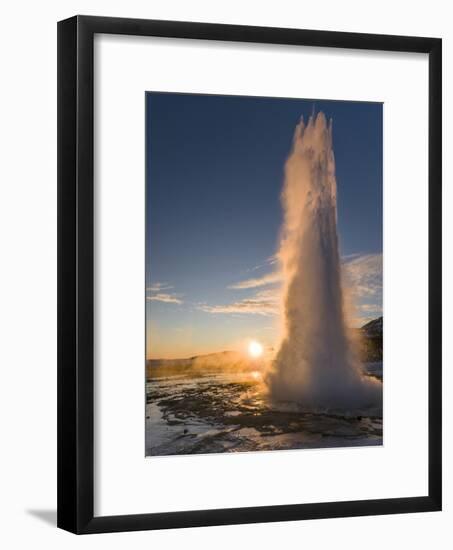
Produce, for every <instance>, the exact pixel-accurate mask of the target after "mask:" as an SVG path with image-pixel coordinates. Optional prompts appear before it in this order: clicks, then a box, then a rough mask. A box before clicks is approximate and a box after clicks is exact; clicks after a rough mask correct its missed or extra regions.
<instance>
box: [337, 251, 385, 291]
mask: <svg viewBox="0 0 453 550" xmlns="http://www.w3.org/2000/svg"><path fill="white" fill-rule="evenodd" d="M343 275H344V277H345V281H346V283H347V285H348V287H349V288H350V291H351V293H352V295H353V297H354V298H355V299H358V298H370V297H379V296H382V254H364V255H361V256H353V257H352V259H350V260H347V259H346V261H344V263H343Z"/></svg>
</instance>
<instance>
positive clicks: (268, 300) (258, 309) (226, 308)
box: [198, 290, 279, 316]
mask: <svg viewBox="0 0 453 550" xmlns="http://www.w3.org/2000/svg"><path fill="white" fill-rule="evenodd" d="M278 301H279V295H278V293H276V292H272V291H270V290H263V291H260V292H257V293H256V294H255V295H254V296H252V297H251V298H244V299H243V300H238V301H235V302H232V303H230V304H221V305H213V306H210V305H207V304H201V305H199V306H198V309H200V310H201V311H205V312H206V313H244V314H252V315H264V316H268V315H275V314H276V313H278Z"/></svg>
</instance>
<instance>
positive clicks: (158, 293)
mask: <svg viewBox="0 0 453 550" xmlns="http://www.w3.org/2000/svg"><path fill="white" fill-rule="evenodd" d="M172 288H173V287H172V286H171V285H169V284H167V283H157V282H156V283H152V284H151V285H150V286H148V287H147V288H146V292H151V295H150V296H147V297H146V299H147V300H149V301H150V302H164V303H166V304H182V303H184V302H183V301H182V300H181V294H174V293H173V292H168V291H169V290H171V289H172ZM163 291H165V292H163Z"/></svg>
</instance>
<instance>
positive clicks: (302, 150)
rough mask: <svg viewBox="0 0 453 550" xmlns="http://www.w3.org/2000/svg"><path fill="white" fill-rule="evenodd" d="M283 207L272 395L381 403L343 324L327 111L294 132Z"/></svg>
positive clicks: (321, 402) (322, 402)
mask: <svg viewBox="0 0 453 550" xmlns="http://www.w3.org/2000/svg"><path fill="white" fill-rule="evenodd" d="M282 205H283V211H284V223H283V228H282V236H281V242H280V249H279V252H278V259H279V262H280V266H281V270H282V273H283V296H284V299H283V300H284V303H283V306H284V312H283V313H284V323H285V326H284V337H283V339H282V342H281V345H280V349H279V350H278V352H277V355H276V358H275V360H274V362H273V366H272V368H271V370H270V372H269V373H268V374H267V377H266V383H267V385H268V389H269V392H270V395H271V397H272V398H273V399H275V400H278V401H295V402H298V403H300V404H301V405H303V406H306V407H311V408H327V409H331V408H334V409H335V408H341V409H352V408H362V407H368V406H374V405H377V404H378V403H379V402H380V400H381V395H382V386H381V384H380V383H379V382H377V381H375V380H373V379H370V378H369V377H366V376H363V375H362V371H361V368H360V363H359V361H358V359H357V357H356V355H355V352H354V346H353V342H352V340H351V338H350V335H349V331H348V329H347V327H346V323H345V312H344V309H345V307H344V299H343V289H342V283H341V280H342V279H341V263H340V256H339V251H338V236H337V185H336V179H335V160H334V153H333V149H332V122H331V121H330V124H327V121H326V118H325V116H324V114H323V113H319V114H318V115H317V116H316V117H315V116H312V117H310V118H309V120H308V123H307V124H306V125H305V124H304V121H303V119H301V121H300V122H299V124H298V125H297V126H296V130H295V133H294V139H293V147H292V151H291V153H290V155H289V157H288V159H287V161H286V166H285V182H284V186H283V191H282Z"/></svg>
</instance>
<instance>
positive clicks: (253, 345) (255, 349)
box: [248, 340, 263, 359]
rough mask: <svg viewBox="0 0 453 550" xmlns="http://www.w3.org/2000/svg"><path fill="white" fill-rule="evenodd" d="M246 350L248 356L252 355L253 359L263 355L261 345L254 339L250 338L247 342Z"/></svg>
mask: <svg viewBox="0 0 453 550" xmlns="http://www.w3.org/2000/svg"><path fill="white" fill-rule="evenodd" d="M248 352H249V355H250V357H253V359H257V358H258V357H261V355H263V346H262V345H261V344H260V343H259V342H257V341H256V340H252V341H251V342H250V343H249V347H248Z"/></svg>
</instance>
